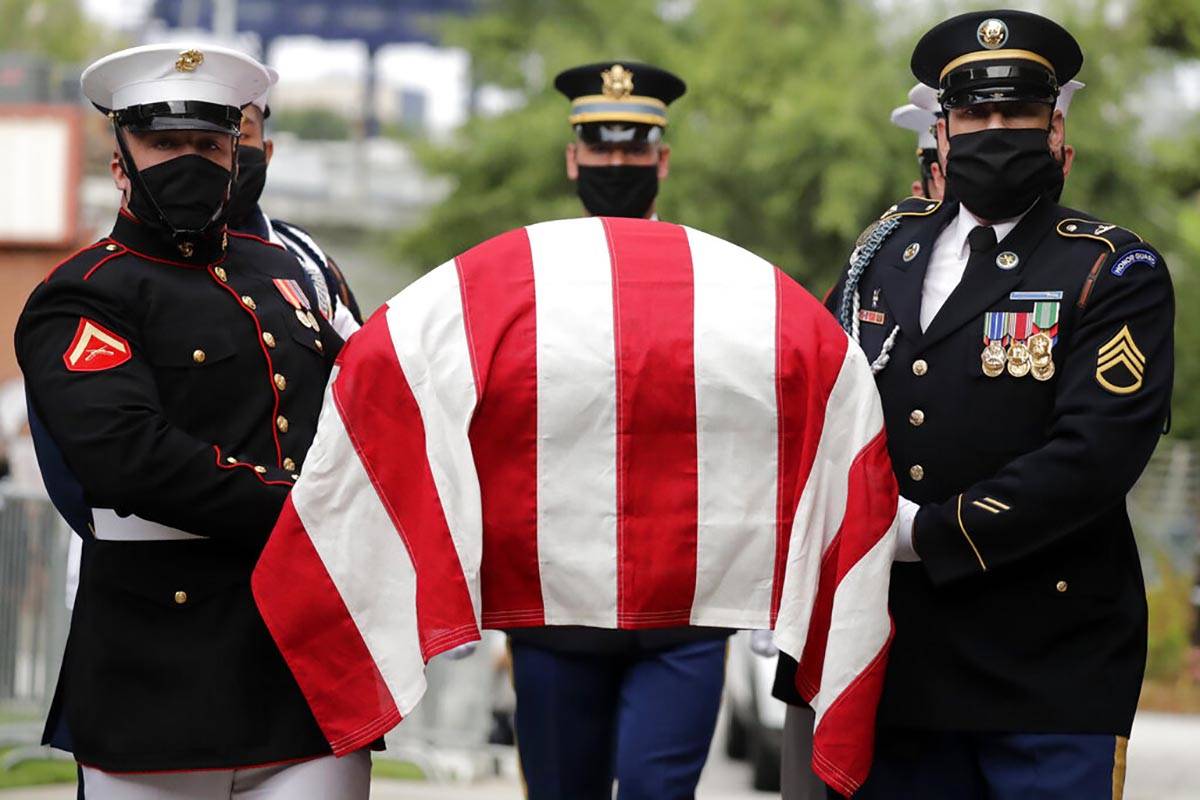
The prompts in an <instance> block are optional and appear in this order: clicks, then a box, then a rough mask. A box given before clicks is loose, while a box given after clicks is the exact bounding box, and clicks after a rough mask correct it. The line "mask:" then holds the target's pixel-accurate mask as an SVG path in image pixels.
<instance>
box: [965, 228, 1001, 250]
mask: <svg viewBox="0 0 1200 800" xmlns="http://www.w3.org/2000/svg"><path fill="white" fill-rule="evenodd" d="M967 245H969V246H970V248H971V255H972V256H974V255H976V254H977V253H987V252H990V251H991V250H992V248H994V247H995V246H996V229H995V228H993V227H992V226H991V225H976V226H975V227H974V228H972V229H971V232H970V233H968V234H967Z"/></svg>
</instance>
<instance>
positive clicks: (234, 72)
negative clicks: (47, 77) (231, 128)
mask: <svg viewBox="0 0 1200 800" xmlns="http://www.w3.org/2000/svg"><path fill="white" fill-rule="evenodd" d="M271 82H272V81H271V74H270V73H269V72H268V71H267V67H264V66H263V65H262V64H260V63H258V62H257V61H256V60H254V59H253V58H251V57H250V56H248V55H246V54H245V53H241V52H238V51H237V50H231V49H230V48H227V47H219V46H217V45H203V46H198V47H191V48H189V47H187V46H186V45H184V46H181V45H179V44H178V43H176V44H150V45H144V46H142V47H131V48H129V49H127V50H121V51H119V52H116V53H113V54H111V55H107V56H105V57H104V58H102V59H100V60H99V61H97V62H95V63H94V64H92V65H91V66H90V67H88V68H87V69H85V70H84V71H83V76H82V77H81V78H80V84H81V85H82V86H83V93H84V95H85V96H86V97H87V99H88V100H91V101H92V102H93V103H95V104H96V105H97V106H100V107H101V108H103V109H105V110H108V111H119V110H121V109H125V108H130V107H132V106H138V105H144V104H147V103H162V102H169V101H195V102H203V103H214V104H217V105H224V106H233V107H234V108H241V107H242V106H244V105H246V104H247V103H250V102H252V101H253V100H254V99H255V98H257V97H259V96H260V95H262V94H263V93H264V92H266V91H267V90H268V89H269V88H270V85H271Z"/></svg>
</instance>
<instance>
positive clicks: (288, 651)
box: [250, 497, 400, 755]
mask: <svg viewBox="0 0 1200 800" xmlns="http://www.w3.org/2000/svg"><path fill="white" fill-rule="evenodd" d="M250 584H251V588H252V589H253V590H254V599H255V601H256V602H257V603H258V609H259V613H260V614H261V615H262V618H263V622H265V623H266V625H267V629H268V630H269V631H270V632H271V636H272V637H274V639H275V644H276V646H278V647H279V652H280V653H281V654H282V655H283V658H284V660H285V661H287V664H288V667H289V668H290V669H291V670H292V675H293V676H295V678H296V683H297V684H299V686H300V691H301V692H303V693H304V697H305V699H306V700H307V701H308V706H309V708H310V709H312V712H313V716H314V717H316V720H317V724H318V725H319V726H320V727H321V732H322V733H324V734H325V738H326V739H328V740H329V743H330V745H331V746H332V747H333V749H334V752H335V753H336V754H338V755H341V754H342V753H346V752H350V751H351V750H355V749H357V748H359V747H362V746H364V745H366V744H369V743H370V742H371V741H372V740H374V739H375V738H376V737H377V736H379V735H380V734H381V733H382V732H383V731H386V730H388V729H390V728H392V727H393V726H395V725H396V724H397V723H398V722H399V721H400V711H399V710H398V709H397V708H396V703H395V700H394V699H393V698H392V695H391V692H389V691H388V688H387V684H386V683H385V682H384V680H383V675H381V674H380V672H379V669H378V667H376V665H375V660H374V659H373V658H372V657H371V653H370V652H369V651H368V650H367V645H366V643H365V642H364V641H363V638H362V635H361V634H360V633H359V631H358V627H357V626H356V625H355V624H354V619H353V618H352V617H351V616H350V611H349V610H348V609H347V608H346V604H345V603H343V602H342V596H341V594H339V593H338V590H337V587H336V586H335V585H334V583H333V580H332V579H331V578H330V577H329V573H328V572H327V571H326V570H325V565H324V563H323V562H322V561H321V557H320V556H319V555H318V554H317V551H316V550H315V549H314V548H313V544H312V541H311V540H310V539H309V538H308V533H307V532H306V531H305V530H304V525H303V524H302V523H301V522H300V517H299V516H298V515H297V514H296V508H295V506H293V505H292V499H291V498H290V497H289V498H288V499H287V500H286V501H285V502H284V505H283V511H282V513H281V514H280V515H279V521H278V522H277V523H276V524H275V530H274V532H273V533H272V534H271V538H270V539H268V540H267V546H266V547H265V548H263V552H262V555H261V556H259V559H258V564H257V566H256V567H255V569H254V574H253V576H252V577H251V580H250Z"/></svg>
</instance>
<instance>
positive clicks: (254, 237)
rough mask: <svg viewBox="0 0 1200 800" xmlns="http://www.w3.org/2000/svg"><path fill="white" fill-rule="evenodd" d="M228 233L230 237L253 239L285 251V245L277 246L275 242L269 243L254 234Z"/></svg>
mask: <svg viewBox="0 0 1200 800" xmlns="http://www.w3.org/2000/svg"><path fill="white" fill-rule="evenodd" d="M226 233H228V234H229V235H230V236H236V237H237V238H239V239H253V240H254V241H256V242H262V243H263V244H265V245H270V246H271V247H277V248H279V249H280V250H283V249H284V247H283V245H280V244H275V242H269V241H267V240H266V239H261V238H259V237H258V236H255V235H254V234H253V233H237V232H236V231H226ZM285 252H286V251H285Z"/></svg>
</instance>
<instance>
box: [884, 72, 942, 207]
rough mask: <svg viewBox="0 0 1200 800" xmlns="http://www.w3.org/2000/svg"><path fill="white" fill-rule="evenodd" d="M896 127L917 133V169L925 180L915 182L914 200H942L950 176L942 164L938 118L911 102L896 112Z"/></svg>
mask: <svg viewBox="0 0 1200 800" xmlns="http://www.w3.org/2000/svg"><path fill="white" fill-rule="evenodd" d="M921 85H923V84H921ZM892 124H893V125H895V126H896V127H897V128H904V129H905V130H910V131H913V132H914V133H916V134H917V167H918V168H919V169H920V171H921V177H920V179H919V180H915V181H913V182H912V188H911V189H910V190H909V193H910V194H911V195H912V196H913V197H924V198H927V199H929V200H941V199H942V195H943V193H944V192H945V188H946V176H945V174H943V172H942V165H941V163H939V162H938V150H937V137H936V136H935V135H934V126H935V125H936V124H937V115H936V114H934V113H933V112H932V111H929V110H927V109H924V108H921V107H920V106H917V105H914V104H913V103H908V104H907V105H903V106H898V107H896V108H893V109H892Z"/></svg>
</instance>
